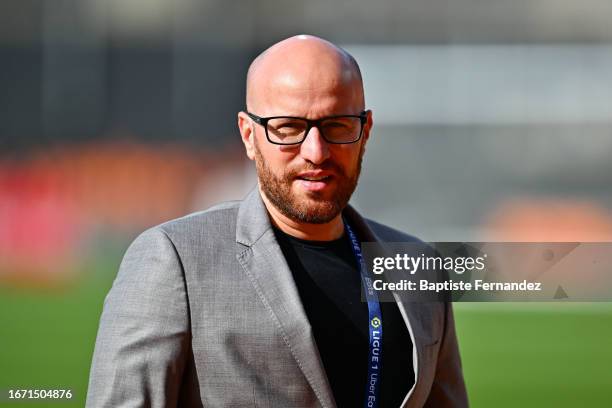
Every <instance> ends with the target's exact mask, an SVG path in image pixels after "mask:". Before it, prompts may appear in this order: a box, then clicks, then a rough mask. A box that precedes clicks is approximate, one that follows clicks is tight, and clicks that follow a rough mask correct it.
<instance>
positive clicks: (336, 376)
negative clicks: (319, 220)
mask: <svg viewBox="0 0 612 408" xmlns="http://www.w3.org/2000/svg"><path fill="white" fill-rule="evenodd" d="M274 232H275V234H276V238H277V240H278V243H279V245H280V247H281V249H282V251H283V254H284V255H285V258H286V260H287V263H288V265H289V268H290V269H291V272H292V274H293V278H294V280H295V282H296V285H297V288H298V292H299V294H300V298H301V300H302V304H303V305H304V309H305V311H306V315H307V316H308V320H309V321H310V324H311V326H312V330H313V334H314V337H315V340H316V343H317V348H318V349H319V353H320V355H321V359H322V360H323V365H324V366H325V372H326V374H327V378H328V379H329V382H330V385H331V388H332V390H333V394H334V398H335V399H336V403H337V405H338V407H339V408H353V407H355V408H357V407H362V406H363V404H364V400H365V393H366V382H367V376H368V351H369V332H368V320H369V318H368V304H367V303H366V302H362V301H361V286H362V283H361V275H360V274H359V270H358V269H357V261H356V260H355V255H354V254H353V251H352V248H351V243H350V240H349V238H348V236H347V235H346V233H345V234H344V236H343V237H342V238H340V239H337V240H334V241H306V240H302V239H298V238H295V237H292V236H290V235H287V234H285V233H284V232H282V231H280V230H279V229H277V228H275V229H274ZM380 305H381V311H382V320H383V345H382V361H383V362H382V367H381V374H380V391H379V392H380V394H379V401H380V402H379V406H380V407H383V408H397V407H399V406H400V405H401V403H402V402H403V400H404V398H405V396H406V394H407V393H408V391H409V390H410V388H411V387H412V385H413V384H414V370H413V366H412V341H411V339H410V334H409V333H408V329H407V328H406V325H405V323H404V320H403V318H402V315H401V314H400V311H399V309H398V307H397V305H396V304H395V303H386V302H381V303H380Z"/></svg>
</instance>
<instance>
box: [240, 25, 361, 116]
mask: <svg viewBox="0 0 612 408" xmlns="http://www.w3.org/2000/svg"><path fill="white" fill-rule="evenodd" d="M334 95H335V96H336V97H339V98H343V99H344V100H346V99H349V100H350V102H352V103H353V104H355V109H356V110H359V111H361V110H363V109H364V95H363V84H362V79H361V73H360V71H359V66H358V65H357V62H356V61H355V59H354V58H353V57H352V56H351V55H350V54H349V53H348V52H346V51H345V50H343V49H342V48H340V47H338V46H336V45H334V44H332V43H330V42H329V41H326V40H323V39H321V38H318V37H314V36H309V35H298V36H295V37H290V38H288V39H285V40H283V41H280V42H278V43H276V44H274V45H272V46H271V47H270V48H268V49H267V50H265V51H264V52H263V53H261V54H260V55H259V56H258V57H257V58H256V59H255V60H254V61H253V63H252V64H251V66H250V67H249V71H248V74H247V90H246V104H247V109H248V110H249V111H252V112H257V114H259V115H261V116H267V115H283V114H286V115H296V116H299V115H304V116H307V114H308V113H309V110H308V107H309V106H310V105H311V104H312V105H316V104H317V103H324V102H325V101H324V99H325V98H330V97H333V96H334ZM279 96H287V98H279ZM321 98H322V99H323V101H321V100H320V99H321ZM280 99H286V100H280ZM297 100H300V101H301V103H299V104H297V105H299V106H297V105H296V103H295V101H297ZM292 101H293V102H292ZM279 104H280V105H279ZM315 108H316V107H315ZM270 109H276V110H279V109H284V111H283V112H278V111H274V112H272V111H270ZM300 111H302V112H300ZM339 113H350V112H339Z"/></svg>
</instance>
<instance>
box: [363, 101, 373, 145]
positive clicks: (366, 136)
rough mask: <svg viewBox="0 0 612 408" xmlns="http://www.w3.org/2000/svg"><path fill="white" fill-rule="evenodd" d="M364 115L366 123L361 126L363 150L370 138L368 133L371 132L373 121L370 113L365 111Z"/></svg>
mask: <svg viewBox="0 0 612 408" xmlns="http://www.w3.org/2000/svg"><path fill="white" fill-rule="evenodd" d="M366 115H367V120H366V123H365V124H364V125H363V136H362V137H363V145H364V148H365V144H366V143H367V141H368V139H369V138H370V131H371V130H372V126H374V119H373V118H372V111H371V110H367V111H366Z"/></svg>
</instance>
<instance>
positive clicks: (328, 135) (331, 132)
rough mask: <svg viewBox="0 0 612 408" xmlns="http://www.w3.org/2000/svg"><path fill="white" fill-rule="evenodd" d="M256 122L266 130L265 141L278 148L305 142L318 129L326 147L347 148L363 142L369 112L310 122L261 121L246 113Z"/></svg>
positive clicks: (283, 118) (275, 118) (288, 118)
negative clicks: (344, 146) (328, 144)
mask: <svg viewBox="0 0 612 408" xmlns="http://www.w3.org/2000/svg"><path fill="white" fill-rule="evenodd" d="M245 113H246V114H247V115H249V117H250V118H251V119H253V121H255V122H256V123H257V124H259V125H261V126H262V127H263V128H264V129H266V138H267V139H268V141H269V142H270V143H273V144H277V145H296V144H300V143H302V142H303V141H304V140H305V139H306V135H308V132H310V129H311V128H313V127H316V128H317V129H319V132H321V136H322V137H323V139H325V141H326V142H327V143H333V144H348V143H355V142H357V141H358V140H359V139H361V134H362V133H363V125H364V124H365V123H366V122H367V120H368V116H367V114H368V112H367V111H363V112H361V113H360V114H359V115H336V116H328V117H325V118H321V119H316V120H310V119H306V118H299V117H295V116H269V117H267V118H262V117H259V116H257V115H255V114H253V113H250V112H245Z"/></svg>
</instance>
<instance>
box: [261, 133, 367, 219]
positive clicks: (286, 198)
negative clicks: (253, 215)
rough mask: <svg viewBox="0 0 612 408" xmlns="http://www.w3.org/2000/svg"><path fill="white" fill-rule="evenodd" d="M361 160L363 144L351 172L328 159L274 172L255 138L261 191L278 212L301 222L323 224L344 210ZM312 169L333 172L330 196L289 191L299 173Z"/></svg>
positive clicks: (354, 184) (351, 193) (358, 171)
mask: <svg viewBox="0 0 612 408" xmlns="http://www.w3.org/2000/svg"><path fill="white" fill-rule="evenodd" d="M362 160H363V145H362V146H361V148H360V149H359V159H358V163H357V169H356V170H355V172H354V174H352V175H347V174H346V172H345V171H344V169H342V168H341V167H340V166H339V165H338V164H336V163H334V162H331V161H325V162H323V163H322V164H320V165H318V166H317V165H314V164H312V163H310V162H307V163H306V164H304V165H303V166H301V167H300V168H295V169H286V170H285V171H284V172H282V173H280V174H276V173H274V172H273V171H272V169H271V168H270V167H269V166H268V165H267V164H266V161H265V160H264V158H263V156H262V155H261V152H260V151H259V146H258V144H257V140H255V165H256V167H257V175H258V178H259V184H260V186H261V190H262V191H263V193H264V194H265V195H266V197H267V198H268V200H270V202H271V203H272V205H274V207H276V208H277V209H278V210H279V211H280V212H281V214H283V215H284V216H286V217H287V218H289V219H291V220H293V221H296V222H301V223H307V224H325V223H328V222H330V221H332V220H333V219H334V218H336V217H337V216H338V215H339V214H340V213H341V212H342V210H344V208H345V207H346V205H347V204H348V202H349V200H350V198H351V196H352V195H353V192H354V191H355V188H356V187H357V181H358V180H359V175H360V173H361V162H362ZM313 170H325V171H330V172H332V173H333V178H334V182H335V184H336V190H335V191H334V192H333V194H332V196H331V197H330V198H325V193H323V192H319V191H307V192H306V193H305V196H304V197H300V196H297V195H296V194H294V193H293V192H292V191H291V188H292V186H293V182H294V181H295V180H296V179H298V174H300V173H301V172H304V171H313Z"/></svg>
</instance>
